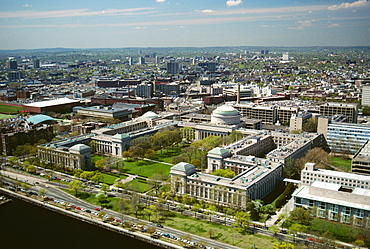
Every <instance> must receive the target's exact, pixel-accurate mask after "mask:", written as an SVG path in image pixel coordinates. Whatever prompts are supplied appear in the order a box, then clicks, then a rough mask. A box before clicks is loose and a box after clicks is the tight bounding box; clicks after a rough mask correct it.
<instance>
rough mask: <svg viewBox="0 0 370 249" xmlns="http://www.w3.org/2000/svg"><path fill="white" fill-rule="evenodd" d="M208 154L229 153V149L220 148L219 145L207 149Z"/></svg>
mask: <svg viewBox="0 0 370 249" xmlns="http://www.w3.org/2000/svg"><path fill="white" fill-rule="evenodd" d="M208 154H215V155H220V156H222V155H225V154H229V151H228V150H227V149H224V148H220V147H216V148H214V149H212V150H210V151H208Z"/></svg>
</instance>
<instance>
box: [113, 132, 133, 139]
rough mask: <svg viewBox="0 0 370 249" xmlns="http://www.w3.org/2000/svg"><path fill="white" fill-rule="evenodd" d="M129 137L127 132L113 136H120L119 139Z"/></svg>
mask: <svg viewBox="0 0 370 249" xmlns="http://www.w3.org/2000/svg"><path fill="white" fill-rule="evenodd" d="M127 137H130V135H127V134H118V133H117V134H116V135H114V136H113V138H118V139H124V138H127Z"/></svg>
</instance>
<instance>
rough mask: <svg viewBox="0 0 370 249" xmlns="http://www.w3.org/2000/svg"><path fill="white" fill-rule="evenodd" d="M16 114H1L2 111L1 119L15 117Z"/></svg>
mask: <svg viewBox="0 0 370 249" xmlns="http://www.w3.org/2000/svg"><path fill="white" fill-rule="evenodd" d="M14 117H16V116H15V115H9V114H1V113H0V119H7V118H14Z"/></svg>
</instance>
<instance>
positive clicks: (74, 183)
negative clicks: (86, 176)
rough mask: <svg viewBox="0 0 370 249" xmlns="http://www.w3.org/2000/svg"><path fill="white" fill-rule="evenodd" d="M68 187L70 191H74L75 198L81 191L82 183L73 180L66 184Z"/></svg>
mask: <svg viewBox="0 0 370 249" xmlns="http://www.w3.org/2000/svg"><path fill="white" fill-rule="evenodd" d="M68 186H69V188H70V189H71V190H72V191H75V196H76V197H77V194H78V192H79V191H81V189H82V182H81V181H79V180H73V181H71V182H69V183H68Z"/></svg>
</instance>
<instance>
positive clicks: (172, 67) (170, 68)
mask: <svg viewBox="0 0 370 249" xmlns="http://www.w3.org/2000/svg"><path fill="white" fill-rule="evenodd" d="M180 67H181V65H180V63H178V62H167V73H168V74H172V75H175V74H179V73H180Z"/></svg>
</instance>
